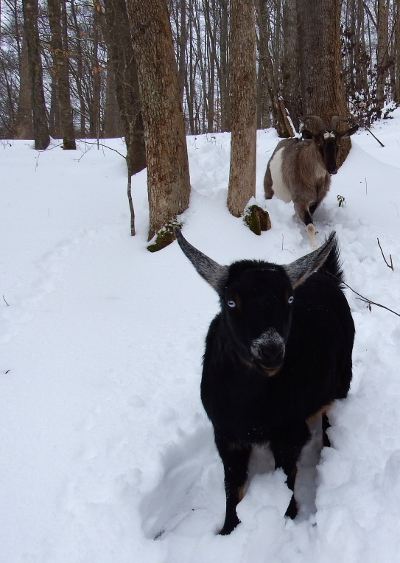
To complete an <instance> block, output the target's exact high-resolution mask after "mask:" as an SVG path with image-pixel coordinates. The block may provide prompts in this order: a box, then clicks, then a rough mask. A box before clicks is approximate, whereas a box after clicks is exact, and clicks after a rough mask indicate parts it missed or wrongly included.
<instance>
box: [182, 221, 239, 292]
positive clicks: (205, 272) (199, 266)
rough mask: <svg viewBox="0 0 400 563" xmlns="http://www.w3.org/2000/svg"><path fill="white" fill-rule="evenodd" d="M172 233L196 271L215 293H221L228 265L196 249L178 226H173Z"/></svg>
mask: <svg viewBox="0 0 400 563" xmlns="http://www.w3.org/2000/svg"><path fill="white" fill-rule="evenodd" d="M174 233H175V236H176V240H177V241H178V244H179V246H180V247H181V250H182V251H183V253H184V254H185V255H186V256H187V258H189V260H190V261H191V263H192V264H193V266H194V267H195V268H196V270H197V273H198V274H200V276H201V277H202V278H204V279H205V280H206V282H208V283H209V284H210V285H211V287H213V288H214V289H215V291H216V292H217V293H219V294H221V293H222V289H223V287H224V285H225V282H226V280H227V277H228V266H221V265H220V264H218V263H217V262H214V260H212V259H211V258H209V257H208V256H206V255H205V254H203V253H202V252H200V250H197V248H195V247H194V246H192V245H191V244H190V243H189V242H188V241H187V240H186V239H185V237H184V236H183V234H182V233H181V230H180V229H179V228H178V227H174Z"/></svg>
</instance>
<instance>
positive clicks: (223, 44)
mask: <svg viewBox="0 0 400 563" xmlns="http://www.w3.org/2000/svg"><path fill="white" fill-rule="evenodd" d="M228 1H229V0H219V3H220V7H221V8H220V10H221V23H220V42H219V43H220V49H219V52H220V69H219V73H218V79H219V89H220V93H221V96H220V98H221V131H230V130H231V108H230V97H229V91H230V85H229V80H230V74H229V56H230V55H229V39H228V38H229V25H228V21H229V9H228Z"/></svg>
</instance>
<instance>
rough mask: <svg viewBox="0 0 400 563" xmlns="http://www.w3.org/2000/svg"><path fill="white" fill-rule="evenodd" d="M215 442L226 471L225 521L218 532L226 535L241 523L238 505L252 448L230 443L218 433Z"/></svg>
mask: <svg viewBox="0 0 400 563" xmlns="http://www.w3.org/2000/svg"><path fill="white" fill-rule="evenodd" d="M215 444H216V446H217V449H218V452H219V455H220V456H221V460H222V463H223V465H224V471H225V494H226V512H225V522H224V525H223V526H222V528H221V530H220V531H219V532H218V533H219V534H221V535H223V536H224V535H228V534H230V533H231V532H232V530H234V528H236V526H237V525H238V524H239V523H240V520H239V518H238V516H237V514H236V506H237V505H238V504H239V502H240V501H241V500H242V498H243V494H244V486H245V484H246V481H247V470H248V466H249V459H250V454H251V450H252V448H251V446H247V445H241V444H235V443H230V442H228V441H227V440H225V439H222V438H219V437H218V436H217V435H216V436H215Z"/></svg>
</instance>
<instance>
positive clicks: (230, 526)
mask: <svg viewBox="0 0 400 563" xmlns="http://www.w3.org/2000/svg"><path fill="white" fill-rule="evenodd" d="M238 524H240V520H239V518H237V517H236V519H235V521H234V522H225V524H224V525H223V527H222V528H221V529H220V531H219V532H218V535H219V536H229V534H230V533H231V532H233V530H234V529H235V528H236V526H237V525H238Z"/></svg>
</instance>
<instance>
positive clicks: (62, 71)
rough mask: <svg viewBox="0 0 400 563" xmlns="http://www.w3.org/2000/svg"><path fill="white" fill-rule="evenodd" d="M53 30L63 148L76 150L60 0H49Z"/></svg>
mask: <svg viewBox="0 0 400 563" xmlns="http://www.w3.org/2000/svg"><path fill="white" fill-rule="evenodd" d="M47 5H48V9H49V22H50V31H51V50H52V55H53V69H52V74H53V84H54V86H55V91H56V99H57V101H58V104H59V110H60V125H61V135H62V138H63V149H65V150H76V144H75V131H74V122H73V116H72V106H71V96H70V87H69V71H68V59H69V52H68V46H67V45H63V33H62V23H61V22H62V19H61V5H60V0H47Z"/></svg>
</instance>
